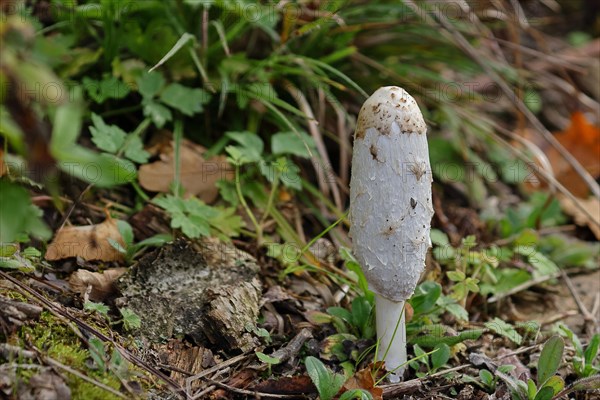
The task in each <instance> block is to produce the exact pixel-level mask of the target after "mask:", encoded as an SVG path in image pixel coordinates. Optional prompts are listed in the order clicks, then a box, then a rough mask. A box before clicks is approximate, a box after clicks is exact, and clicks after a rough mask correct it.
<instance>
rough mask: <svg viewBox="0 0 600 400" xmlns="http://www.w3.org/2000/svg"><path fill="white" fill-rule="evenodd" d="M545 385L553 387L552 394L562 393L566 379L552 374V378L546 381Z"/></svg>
mask: <svg viewBox="0 0 600 400" xmlns="http://www.w3.org/2000/svg"><path fill="white" fill-rule="evenodd" d="M543 387H550V388H552V394H553V395H556V394H558V393H560V391H561V390H563V389H564V387H565V381H564V380H563V378H561V377H560V376H558V375H554V376H551V377H550V379H548V380H547V381H546V383H545V384H544V386H543Z"/></svg>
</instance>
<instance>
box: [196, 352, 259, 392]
mask: <svg viewBox="0 0 600 400" xmlns="http://www.w3.org/2000/svg"><path fill="white" fill-rule="evenodd" d="M248 357H249V355H248V354H240V355H239V356H235V357H232V358H230V359H229V360H226V361H223V362H222V363H219V364H217V365H215V366H214V367H211V368H208V369H205V370H204V371H202V372H200V373H198V374H196V375H194V376H190V377H189V378H186V380H185V393H186V395H188V396H189V395H190V394H191V392H192V383H193V382H194V381H196V380H198V379H205V377H206V376H207V375H210V374H212V373H214V372H217V371H219V370H222V369H225V368H227V367H229V366H231V365H233V364H236V363H238V362H241V361H244V360H245V359H247V358H248Z"/></svg>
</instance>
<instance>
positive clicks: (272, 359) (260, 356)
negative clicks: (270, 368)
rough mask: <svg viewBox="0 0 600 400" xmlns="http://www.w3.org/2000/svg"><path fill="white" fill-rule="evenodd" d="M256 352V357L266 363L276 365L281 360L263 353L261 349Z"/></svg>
mask: <svg viewBox="0 0 600 400" xmlns="http://www.w3.org/2000/svg"><path fill="white" fill-rule="evenodd" d="M255 354H256V357H258V359H259V360H260V361H262V362H264V363H265V364H270V365H276V364H279V363H280V362H281V360H280V359H279V358H277V357H271V356H268V355H266V354H265V353H261V352H260V351H257V352H256V353H255Z"/></svg>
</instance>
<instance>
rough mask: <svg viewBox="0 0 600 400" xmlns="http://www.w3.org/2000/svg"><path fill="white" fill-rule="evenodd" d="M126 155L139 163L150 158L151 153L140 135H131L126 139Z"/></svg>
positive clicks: (145, 161) (143, 162)
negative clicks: (145, 147)
mask: <svg viewBox="0 0 600 400" xmlns="http://www.w3.org/2000/svg"><path fill="white" fill-rule="evenodd" d="M123 154H124V155H125V157H127V158H128V159H130V160H131V161H134V162H136V163H138V164H145V163H147V162H148V159H149V158H150V153H148V152H147V151H146V150H144V144H143V143H142V139H140V138H139V136H133V135H131V134H130V135H129V137H128V138H127V140H126V141H125V151H124V153H123Z"/></svg>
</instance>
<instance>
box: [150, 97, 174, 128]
mask: <svg viewBox="0 0 600 400" xmlns="http://www.w3.org/2000/svg"><path fill="white" fill-rule="evenodd" d="M142 104H143V105H144V116H146V117H149V118H150V119H152V122H153V123H154V125H156V126H157V127H158V128H162V127H163V126H164V125H165V123H167V122H168V121H171V120H172V119H173V114H171V110H169V109H168V108H167V107H165V106H163V105H162V104H159V103H157V102H155V101H143V102H142Z"/></svg>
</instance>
